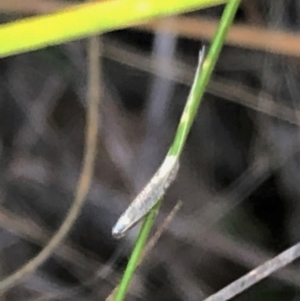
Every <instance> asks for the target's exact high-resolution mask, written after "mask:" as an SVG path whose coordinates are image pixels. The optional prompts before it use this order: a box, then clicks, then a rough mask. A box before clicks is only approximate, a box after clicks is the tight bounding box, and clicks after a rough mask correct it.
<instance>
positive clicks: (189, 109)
mask: <svg viewBox="0 0 300 301" xmlns="http://www.w3.org/2000/svg"><path fill="white" fill-rule="evenodd" d="M240 1H241V0H230V1H229V2H228V4H227V5H226V7H225V9H224V12H223V15H222V17H221V20H220V23H219V27H218V30H217V32H216V34H215V37H214V39H213V42H212V44H211V46H210V48H209V51H208V54H207V57H206V58H205V60H204V63H203V65H202V66H198V68H197V71H196V75H195V78H194V82H193V85H192V88H191V92H190V94H189V97H188V100H187V103H186V106H185V108H184V111H183V113H182V117H181V119H180V123H179V125H178V128H177V132H176V136H175V138H174V141H173V144H172V146H171V148H170V150H169V152H168V154H167V156H176V157H177V158H179V156H180V154H181V152H182V150H183V147H184V144H185V141H186V139H187V136H188V133H189V131H190V128H191V126H192V124H193V122H194V119H195V117H196V114H197V111H198V108H199V105H200V103H201V100H202V97H203V94H204V92H205V89H206V86H207V84H208V82H209V80H210V77H211V74H212V72H213V70H214V67H215V65H216V62H217V59H218V57H219V54H220V51H221V49H222V46H223V44H224V41H225V37H226V34H227V32H228V30H229V28H230V26H231V24H232V22H233V19H234V16H235V14H236V11H237V9H238V7H239V4H240ZM160 204H161V201H159V202H158V203H157V204H156V205H155V206H154V208H153V209H152V211H150V213H149V214H148V215H147V217H146V218H145V221H144V223H143V226H142V229H141V231H140V233H139V236H138V238H137V241H136V244H135V247H134V250H133V253H132V255H131V258H130V260H129V262H128V265H127V268H126V270H125V273H124V275H123V278H122V280H121V283H120V287H119V289H118V291H117V294H116V296H115V299H114V300H115V301H122V300H123V299H124V298H125V295H126V292H127V289H128V287H129V284H130V281H131V279H132V277H133V273H134V271H135V269H136V267H137V265H138V261H139V259H140V256H141V253H142V252H143V248H144V245H145V243H146V241H147V238H148V235H149V233H150V230H151V227H152V225H153V219H154V217H155V215H156V212H157V210H158V208H159V206H160Z"/></svg>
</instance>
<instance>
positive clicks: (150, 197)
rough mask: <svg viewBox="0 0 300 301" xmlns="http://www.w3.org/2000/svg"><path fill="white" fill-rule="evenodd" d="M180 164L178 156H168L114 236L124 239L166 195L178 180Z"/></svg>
mask: <svg viewBox="0 0 300 301" xmlns="http://www.w3.org/2000/svg"><path fill="white" fill-rule="evenodd" d="M178 169H179V162H178V160H177V157H176V156H167V157H166V159H165V160H164V162H163V163H162V165H161V166H160V168H159V169H158V170H157V172H156V173H155V174H154V176H153V177H152V178H151V180H150V181H149V182H148V184H147V185H146V186H145V188H144V189H143V190H142V191H141V192H140V193H139V194H138V196H137V197H136V198H135V200H134V201H133V202H132V203H131V204H130V206H129V207H128V208H127V209H126V211H125V212H124V213H123V214H122V215H121V217H120V218H119V220H118V221H117V223H116V225H115V226H114V227H113V230H112V234H113V236H114V237H116V238H120V237H122V236H123V235H124V234H125V233H126V231H127V230H129V229H130V228H132V227H133V226H134V225H135V224H136V223H138V222H139V221H140V220H141V219H142V218H143V217H144V216H145V215H146V214H147V213H148V212H149V211H150V210H151V209H152V208H153V206H154V205H155V204H156V203H157V202H158V200H159V199H160V198H161V197H162V196H163V195H164V193H165V191H166V190H167V189H168V188H169V186H170V185H171V184H172V182H173V181H174V179H175V178H176V175H177V172H178Z"/></svg>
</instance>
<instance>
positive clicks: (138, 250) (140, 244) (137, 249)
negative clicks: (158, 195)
mask: <svg viewBox="0 0 300 301" xmlns="http://www.w3.org/2000/svg"><path fill="white" fill-rule="evenodd" d="M160 204H161V202H158V203H157V204H156V205H155V206H154V208H153V209H152V210H151V211H150V212H149V214H148V216H147V218H146V219H145V221H144V223H143V225H142V228H141V230H140V233H139V236H138V238H137V240H136V244H135V246H134V249H133V251H132V254H131V256H130V259H129V262H128V264H127V268H126V270H125V272H124V275H123V278H122V281H121V283H120V285H119V287H118V289H117V292H116V295H115V296H114V301H122V300H123V299H124V297H125V295H126V293H127V290H128V287H129V284H130V282H131V279H132V277H133V274H134V271H135V269H136V267H137V265H138V263H139V260H140V258H141V254H142V252H143V249H144V247H145V244H146V242H147V238H148V236H149V233H150V230H151V228H152V225H153V223H154V219H155V217H156V214H157V212H158V210H159V207H160Z"/></svg>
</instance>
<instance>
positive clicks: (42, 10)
mask: <svg viewBox="0 0 300 301" xmlns="http://www.w3.org/2000/svg"><path fill="white" fill-rule="evenodd" d="M70 5H71V4H69V3H66V2H62V1H57V0H1V1H0V10H2V11H5V12H16V13H23V14H49V13H53V12H55V11H58V10H60V9H64V8H66V7H69V6H70Z"/></svg>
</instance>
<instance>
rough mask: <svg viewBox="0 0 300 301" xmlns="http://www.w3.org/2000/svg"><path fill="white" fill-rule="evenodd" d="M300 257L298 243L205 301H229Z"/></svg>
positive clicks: (299, 245) (299, 244)
mask: <svg viewBox="0 0 300 301" xmlns="http://www.w3.org/2000/svg"><path fill="white" fill-rule="evenodd" d="M298 257H300V243H297V244H296V245H294V246H293V247H291V248H289V249H287V250H286V251H284V252H282V253H281V254H279V255H278V256H276V257H274V258H273V259H271V260H269V261H267V262H265V263H263V264H262V265H260V266H259V267H257V268H256V269H254V270H252V271H250V272H249V273H248V274H246V275H245V276H243V277H241V278H239V279H238V280H236V281H234V282H232V283H231V284H229V285H228V286H226V287H224V288H223V289H221V290H220V291H218V292H217V293H216V294H213V295H211V296H210V297H208V298H207V299H205V300H204V301H226V300H229V299H231V298H233V297H235V296H236V295H238V294H240V293H242V292H243V291H245V290H246V289H248V288H249V287H251V286H253V285H254V284H256V283H257V282H259V281H261V280H263V279H264V278H266V277H268V276H269V275H271V274H272V273H274V272H276V271H277V270H279V269H281V268H283V267H284V266H286V265H288V264H289V263H291V262H292V261H294V260H295V259H297V258H298Z"/></svg>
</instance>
